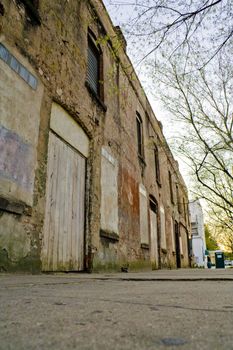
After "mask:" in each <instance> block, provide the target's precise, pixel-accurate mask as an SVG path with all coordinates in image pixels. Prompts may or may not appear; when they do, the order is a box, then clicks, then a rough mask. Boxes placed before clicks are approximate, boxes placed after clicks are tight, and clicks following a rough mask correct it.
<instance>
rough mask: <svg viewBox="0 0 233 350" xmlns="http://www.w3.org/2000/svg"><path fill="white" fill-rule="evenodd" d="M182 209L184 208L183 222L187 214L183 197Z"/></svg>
mask: <svg viewBox="0 0 233 350" xmlns="http://www.w3.org/2000/svg"><path fill="white" fill-rule="evenodd" d="M183 210H184V219H185V222H186V220H187V215H186V205H185V200H184V198H183Z"/></svg>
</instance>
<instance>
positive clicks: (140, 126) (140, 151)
mask: <svg viewBox="0 0 233 350" xmlns="http://www.w3.org/2000/svg"><path fill="white" fill-rule="evenodd" d="M136 133H137V153H138V157H139V158H140V159H141V160H144V140H143V122H142V118H141V116H140V114H139V113H138V112H136Z"/></svg>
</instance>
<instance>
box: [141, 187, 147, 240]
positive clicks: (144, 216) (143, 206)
mask: <svg viewBox="0 0 233 350" xmlns="http://www.w3.org/2000/svg"><path fill="white" fill-rule="evenodd" d="M139 203H140V234H141V243H142V244H149V232H148V208H147V193H146V189H145V187H144V186H143V185H142V184H140V185H139Z"/></svg>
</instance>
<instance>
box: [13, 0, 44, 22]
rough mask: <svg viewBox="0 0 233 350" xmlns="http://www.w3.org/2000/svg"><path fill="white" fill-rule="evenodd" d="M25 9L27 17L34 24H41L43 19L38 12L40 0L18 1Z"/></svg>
mask: <svg viewBox="0 0 233 350" xmlns="http://www.w3.org/2000/svg"><path fill="white" fill-rule="evenodd" d="M18 2H19V3H22V4H23V5H24V7H25V10H26V13H27V16H28V17H29V18H30V20H31V22H32V24H38V25H40V24H41V18H40V15H39V12H38V7H39V0H18Z"/></svg>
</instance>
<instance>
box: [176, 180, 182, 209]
mask: <svg viewBox="0 0 233 350" xmlns="http://www.w3.org/2000/svg"><path fill="white" fill-rule="evenodd" d="M176 203H177V207H178V212H179V213H180V214H181V212H182V209H181V202H180V194H179V187H178V185H176Z"/></svg>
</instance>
